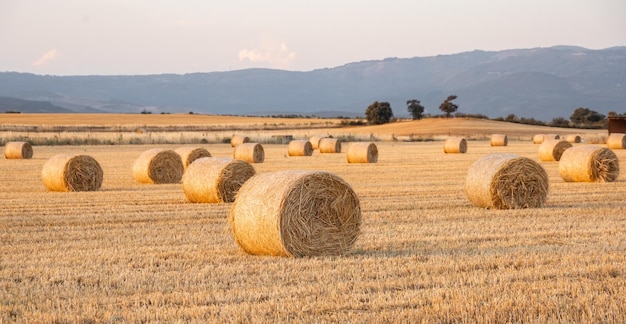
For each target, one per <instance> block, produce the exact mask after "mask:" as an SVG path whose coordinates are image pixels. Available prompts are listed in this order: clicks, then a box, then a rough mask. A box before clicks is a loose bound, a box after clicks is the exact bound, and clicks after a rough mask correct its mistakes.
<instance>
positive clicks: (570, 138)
mask: <svg viewBox="0 0 626 324" xmlns="http://www.w3.org/2000/svg"><path fill="white" fill-rule="evenodd" d="M565 140H566V141H568V142H570V143H580V142H581V138H580V135H578V134H569V135H566V136H565Z"/></svg>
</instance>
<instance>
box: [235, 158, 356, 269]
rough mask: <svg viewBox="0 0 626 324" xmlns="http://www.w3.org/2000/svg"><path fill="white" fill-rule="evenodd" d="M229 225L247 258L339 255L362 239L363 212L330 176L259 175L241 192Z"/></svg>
mask: <svg viewBox="0 0 626 324" xmlns="http://www.w3.org/2000/svg"><path fill="white" fill-rule="evenodd" d="M229 223H230V225H231V227H232V231H233V235H234V237H235V240H236V241H237V244H239V246H241V248H243V250H245V251H246V252H247V253H250V254H255V255H277V256H292V257H302V256H315V255H341V254H345V253H347V252H348V251H349V250H350V249H351V248H352V246H353V245H354V242H355V241H356V239H357V237H358V235H359V233H360V225H361V208H360V205H359V199H358V197H357V195H356V193H355V192H354V190H353V189H352V188H351V187H350V185H349V184H348V183H347V182H345V181H344V180H343V179H341V178H340V177H338V176H336V175H334V174H332V173H329V172H323V171H300V170H287V171H278V172H269V173H260V174H257V175H255V176H254V177H252V178H251V179H250V180H248V181H247V182H246V183H245V184H244V185H243V186H242V187H241V189H240V190H239V193H238V194H237V198H236V199H235V203H234V204H233V206H232V208H231V211H230V216H229Z"/></svg>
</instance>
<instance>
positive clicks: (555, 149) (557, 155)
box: [539, 140, 573, 161]
mask: <svg viewBox="0 0 626 324" xmlns="http://www.w3.org/2000/svg"><path fill="white" fill-rule="evenodd" d="M572 146H573V145H572V143H570V142H568V141H566V140H546V141H543V143H541V145H539V159H540V160H541V161H558V160H560V159H561V155H563V152H565V150H567V149H569V148H570V147H572Z"/></svg>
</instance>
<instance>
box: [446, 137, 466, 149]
mask: <svg viewBox="0 0 626 324" xmlns="http://www.w3.org/2000/svg"><path fill="white" fill-rule="evenodd" d="M443 152H444V153H465V152H467V141H466V140H465V138H463V137H448V138H447V139H446V141H445V142H444V143H443Z"/></svg>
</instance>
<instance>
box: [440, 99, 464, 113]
mask: <svg viewBox="0 0 626 324" xmlns="http://www.w3.org/2000/svg"><path fill="white" fill-rule="evenodd" d="M456 98H457V96H455V95H451V96H448V98H446V100H444V101H443V102H442V103H441V105H439V110H441V111H443V112H444V113H446V118H450V116H452V113H454V112H456V111H457V109H459V106H458V105H456V104H454V103H452V100H454V99H456Z"/></svg>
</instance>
